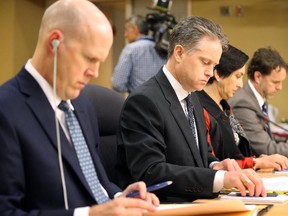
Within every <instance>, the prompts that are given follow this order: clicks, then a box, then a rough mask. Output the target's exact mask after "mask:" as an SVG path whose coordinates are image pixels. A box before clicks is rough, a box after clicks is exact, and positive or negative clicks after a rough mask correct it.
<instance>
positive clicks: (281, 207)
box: [195, 169, 288, 216]
mask: <svg viewBox="0 0 288 216" xmlns="http://www.w3.org/2000/svg"><path fill="white" fill-rule="evenodd" d="M257 173H258V175H259V176H261V178H275V177H282V176H286V177H287V176H288V173H281V174H275V173H274V172H273V169H265V170H263V169H262V170H260V171H258V172H257ZM220 196H221V195H220ZM216 200H219V198H216V199H212V200H206V199H199V200H196V201H195V202H215V201H216ZM262 206H263V205H262ZM278 215H279V216H284V215H285V216H287V215H288V202H285V203H284V204H274V206H273V207H272V208H271V209H270V210H269V211H268V212H266V213H265V214H264V216H278Z"/></svg>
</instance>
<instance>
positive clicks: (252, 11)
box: [191, 0, 288, 120]
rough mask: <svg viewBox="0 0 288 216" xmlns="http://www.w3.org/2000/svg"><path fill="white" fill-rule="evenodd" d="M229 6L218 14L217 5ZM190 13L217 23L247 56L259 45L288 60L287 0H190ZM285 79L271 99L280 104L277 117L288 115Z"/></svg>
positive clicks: (275, 104) (287, 86)
mask: <svg viewBox="0 0 288 216" xmlns="http://www.w3.org/2000/svg"><path fill="white" fill-rule="evenodd" d="M237 5H241V6H242V8H243V14H242V16H237V15H236V12H235V10H236V6H237ZM222 6H226V7H228V8H229V11H230V15H229V16H221V15H220V7H222ZM191 10H192V14H193V15H198V16H203V17H206V18H209V19H211V20H213V21H215V22H216V23H218V24H220V25H221V26H222V27H223V29H224V31H225V33H226V34H227V36H228V37H229V41H230V42H231V44H233V45H235V46H236V47H238V48H240V49H242V50H243V51H244V52H246V53H247V54H248V55H249V56H250V57H252V55H253V52H254V51H255V50H256V49H258V48H260V47H267V46H271V47H274V48H275V49H277V50H278V51H279V52H280V54H281V55H282V57H283V58H284V59H285V60H286V61H288V43H287V41H288V40H287V35H288V1H287V0H216V1H212V0H192V8H191ZM287 96H288V79H286V80H285V82H284V85H283V90H282V91H280V92H279V93H278V94H277V95H276V96H275V97H274V98H273V99H271V100H270V103H271V104H272V105H274V106H276V107H278V108H279V117H278V120H279V119H281V118H288V109H287V101H286V98H287Z"/></svg>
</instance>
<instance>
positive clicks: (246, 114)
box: [228, 83, 288, 157]
mask: <svg viewBox="0 0 288 216" xmlns="http://www.w3.org/2000/svg"><path fill="white" fill-rule="evenodd" d="M228 102H229V104H230V105H231V107H232V109H233V111H234V114H235V116H236V117H237V119H238V120H239V122H240V124H241V125H242V126H243V129H244V130H245V133H246V135H247V137H248V139H249V141H250V145H251V147H252V149H253V150H254V153H255V155H257V156H259V155H261V154H268V155H270V154H275V153H278V154H282V155H284V156H286V157H287V156H288V143H287V142H276V141H275V140H274V139H273V136H272V135H271V133H270V131H269V130H267V127H265V122H264V121H263V120H261V119H259V118H258V117H257V113H262V111H261V108H260V106H259V103H258V101H257V99H256V97H255V95H254V93H253V92H252V89H251V88H250V86H249V85H248V83H246V84H245V85H244V87H243V88H242V89H239V90H238V91H237V92H236V94H235V95H234V96H233V97H232V98H231V99H230V100H229V101H228Z"/></svg>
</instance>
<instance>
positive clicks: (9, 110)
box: [0, 0, 159, 216]
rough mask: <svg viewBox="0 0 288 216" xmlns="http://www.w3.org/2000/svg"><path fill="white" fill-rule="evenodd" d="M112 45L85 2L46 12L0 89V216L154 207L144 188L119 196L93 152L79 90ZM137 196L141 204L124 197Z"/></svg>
mask: <svg viewBox="0 0 288 216" xmlns="http://www.w3.org/2000/svg"><path fill="white" fill-rule="evenodd" d="M112 40H113V36H112V30H111V26H110V24H109V21H108V20H107V18H106V17H105V16H104V15H103V13H102V12H101V11H100V10H99V9H98V8H97V7H95V5H94V4H92V3H91V2H89V1H87V0H60V1H57V2H56V3H54V4H52V5H51V6H50V7H49V8H48V9H47V10H46V11H45V14H44V16H43V19H42V23H41V28H40V31H39V38H38V43H37V46H36V49H35V52H34V54H33V57H32V58H31V59H29V60H28V61H27V63H26V65H25V66H24V67H23V68H22V69H21V71H20V72H19V73H18V74H17V75H16V76H15V77H14V78H12V79H11V80H9V81H7V82H6V83H5V84H3V85H2V86H1V87H0V92H1V93H0V116H1V117H0V118H1V121H0V149H1V151H0V176H1V177H0V215H1V216H7V215H13V216H20V215H43V216H51V215H53V216H55V215H56V216H58V215H59V216H63V215H69V216H70V215H71V216H72V215H73V216H77V215H89V216H90V215H91V216H92V215H114V214H116V213H117V215H141V214H142V213H143V212H144V211H147V210H148V211H153V210H155V206H157V205H159V200H158V198H157V197H156V196H155V195H154V194H151V193H147V192H146V185H145V184H144V183H143V182H138V183H134V184H131V185H129V186H128V187H127V188H126V189H125V190H124V191H121V190H120V188H119V187H118V186H116V185H115V184H113V183H112V182H110V181H109V179H108V177H107V175H106V173H105V171H104V168H103V166H102V164H101V162H100V159H99V157H98V155H97V152H96V148H97V145H98V142H99V135H98V125H97V119H96V114H95V111H94V110H93V107H91V105H90V103H89V101H88V100H87V99H86V98H85V97H84V96H82V95H80V91H81V89H83V88H84V86H85V85H86V84H87V83H88V82H89V80H90V79H91V78H93V77H97V76H98V69H99V64H100V62H102V61H104V60H105V58H106V57H107V55H108V52H109V49H110V47H111V45H112ZM56 51H57V52H56ZM56 54H57V56H58V57H57V60H58V61H57V62H58V63H57V64H55V66H56V68H57V76H56V79H55V80H54V79H53V75H54V63H56V62H55V61H54V56H56ZM55 81H56V84H55ZM53 86H56V88H55V91H54V89H53ZM59 104H62V105H59ZM58 105H59V106H58ZM55 113H56V117H55ZM55 119H57V125H59V132H60V134H59V140H60V143H61V151H62V162H61V161H60V162H58V149H59V147H58V144H57V143H58V142H57V141H56V140H57V139H56V137H57V136H56V132H55V131H57V129H56V124H55ZM66 121H67V123H66ZM68 122H69V123H73V124H74V129H75V128H76V129H77V131H73V133H72V132H71V131H72V130H74V129H73V128H71V127H70V126H71V125H70V124H68ZM58 123H59V124H58ZM75 134H77V137H76V138H75ZM79 140H80V141H79ZM79 149H80V150H82V153H83V151H84V152H85V157H83V155H81V151H79ZM83 149H84V150H83ZM59 151H60V150H59ZM83 159H84V160H86V161H84V162H83ZM84 163H86V164H89V165H90V166H89V168H87V169H86V167H87V166H86V164H84ZM61 164H62V165H61ZM59 167H63V173H64V178H63V175H62V176H61V174H60V169H59ZM91 179H92V180H91ZM64 182H65V183H64ZM65 188H66V189H65ZM135 190H137V191H139V192H140V196H139V197H140V198H141V199H134V198H126V197H125V196H126V195H127V194H128V193H130V192H132V191H135ZM116 197H117V198H116Z"/></svg>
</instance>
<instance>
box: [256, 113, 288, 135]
mask: <svg viewBox="0 0 288 216" xmlns="http://www.w3.org/2000/svg"><path fill="white" fill-rule="evenodd" d="M257 117H258V118H259V119H261V120H263V121H264V122H269V123H271V124H273V125H275V126H276V127H278V128H281V129H282V130H284V131H285V132H287V133H288V129H287V128H285V127H283V126H281V125H279V124H277V123H276V122H274V121H271V120H270V119H269V118H268V117H267V116H264V115H263V114H260V113H257Z"/></svg>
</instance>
